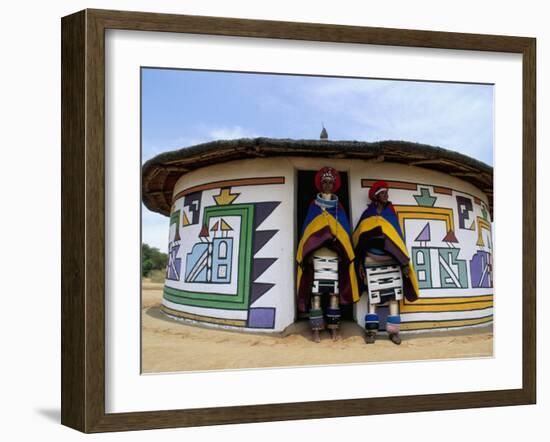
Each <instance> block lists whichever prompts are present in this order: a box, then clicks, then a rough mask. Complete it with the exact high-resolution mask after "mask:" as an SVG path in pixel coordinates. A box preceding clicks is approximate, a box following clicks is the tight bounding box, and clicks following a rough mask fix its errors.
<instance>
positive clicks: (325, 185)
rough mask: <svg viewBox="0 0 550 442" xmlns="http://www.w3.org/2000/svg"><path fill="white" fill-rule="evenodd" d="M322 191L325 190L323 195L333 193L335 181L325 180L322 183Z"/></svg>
mask: <svg viewBox="0 0 550 442" xmlns="http://www.w3.org/2000/svg"><path fill="white" fill-rule="evenodd" d="M321 189H323V193H332V190H333V189H334V181H333V180H331V179H324V180H323V181H321Z"/></svg>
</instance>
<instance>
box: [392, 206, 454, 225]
mask: <svg viewBox="0 0 550 442" xmlns="http://www.w3.org/2000/svg"><path fill="white" fill-rule="evenodd" d="M393 207H394V209H395V211H396V212H397V215H398V218H399V224H400V225H401V230H403V231H405V220H406V219H428V220H429V219H436V220H442V221H445V222H446V224H447V232H448V231H449V230H452V231H453V232H454V231H455V225H454V219H453V209H447V208H444V207H419V206H402V205H394V206H393Z"/></svg>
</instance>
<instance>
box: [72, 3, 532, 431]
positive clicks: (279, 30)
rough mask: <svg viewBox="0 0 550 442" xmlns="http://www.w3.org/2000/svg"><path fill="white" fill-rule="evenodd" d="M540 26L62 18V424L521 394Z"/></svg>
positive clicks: (193, 420) (88, 426) (206, 421)
mask: <svg viewBox="0 0 550 442" xmlns="http://www.w3.org/2000/svg"><path fill="white" fill-rule="evenodd" d="M535 52H536V46H535V39H532V38H526V37H512V36H495V35H473V34H458V33H448V32H432V31H419V30H405V29H384V28H369V27H351V26H340V25H326V24H313V23H291V22H275V21H261V20H244V19H234V18H219V17H199V16H183V15H168V14H152V13H140V12H122V11H105V10H85V11H81V12H78V13H75V14H73V15H70V16H67V17H64V18H63V19H62V412H61V415H62V423H63V424H64V425H67V426H70V427H72V428H75V429H78V430H80V431H83V432H103V431H123V430H139V429H152V428H169V427H183V426H198V425H215V424H228V423H244V422H261V421H276V420H289V419H311V418H324V417H337V416H353V415H369V414H382V413H402V412H412V411H430V410H445V409H459V408H473V407H490V406H505V405H523V404H533V403H535V400H536V351H535V349H536V345H535V344H536V341H535V338H536V332H535V330H536V314H535V313H536V291H535V289H536V285H535V280H536V274H535V269H536V234H535V231H536V219H535V213H536V210H535V209H536V207H535V201H536V193H535V192H536V189H535V182H536V176H535V173H536V167H535V166H536V157H535V145H536V140H535V133H536V131H535V116H536V112H535V73H536V69H535V68H536V63H535Z"/></svg>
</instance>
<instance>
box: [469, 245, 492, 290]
mask: <svg viewBox="0 0 550 442" xmlns="http://www.w3.org/2000/svg"><path fill="white" fill-rule="evenodd" d="M470 273H471V275H472V287H474V288H490V287H492V286H493V281H492V275H491V254H490V253H489V252H485V251H483V250H480V251H478V252H477V253H476V254H475V255H474V256H473V257H472V260H471V261H470Z"/></svg>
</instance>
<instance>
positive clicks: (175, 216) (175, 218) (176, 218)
mask: <svg viewBox="0 0 550 442" xmlns="http://www.w3.org/2000/svg"><path fill="white" fill-rule="evenodd" d="M172 224H175V225H177V226H179V224H180V211H179V210H176V211H175V212H174V213H172V215H170V225H172Z"/></svg>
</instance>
